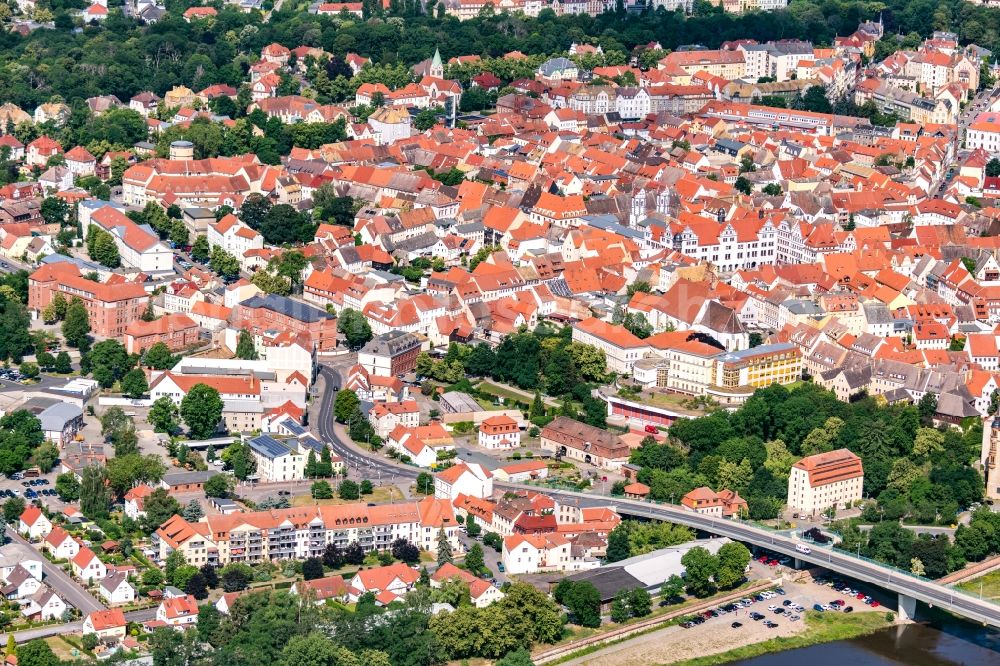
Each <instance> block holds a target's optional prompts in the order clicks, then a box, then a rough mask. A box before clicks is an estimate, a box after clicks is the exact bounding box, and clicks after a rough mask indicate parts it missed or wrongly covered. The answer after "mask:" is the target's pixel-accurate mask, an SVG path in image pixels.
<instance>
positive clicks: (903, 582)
mask: <svg viewBox="0 0 1000 666" xmlns="http://www.w3.org/2000/svg"><path fill="white" fill-rule="evenodd" d="M320 372H321V375H322V376H323V378H324V388H325V386H340V385H341V384H340V380H339V376H338V375H337V374H336V371H334V370H331V369H329V368H326V367H324V368H322V369H321V371H320ZM334 397H335V392H334V391H326V390H324V391H323V393H322V398H321V400H320V406H319V413H318V415H317V417H318V418H315V419H313V426H314V427H315V428H316V429H317V430H318V432H319V434H320V436H321V437H322V439H323V440H324V441H326V442H328V443H329V444H330V446H331V447H332V448H333V450H334V451H335V452H336V453H337V454H338V455H340V456H343V457H344V458H345V460H350V461H351V462H358V464H361V465H366V464H367V465H368V466H369V467H370V468H371V469H373V470H380V471H381V473H382V474H396V475H398V476H401V477H404V476H408V477H409V478H415V477H416V475H417V474H418V470H417V469H416V468H413V467H407V466H404V465H400V464H397V463H394V462H391V461H389V460H386V459H384V458H381V457H380V456H377V455H375V454H372V453H371V452H368V451H364V450H362V449H360V448H358V447H356V446H355V445H354V444H353V443H351V442H350V441H349V439H348V438H347V437H346V436H345V435H343V434H341V432H340V429H339V428H337V427H336V426H335V425H334V424H333V403H334ZM493 485H494V487H497V488H510V489H512V490H535V491H537V490H538V487H537V486H528V485H524V484H513V483H501V482H494V484H493ZM545 492H546V494H548V495H551V496H552V497H553V498H555V499H557V500H560V501H561V502H563V503H571V504H579V505H581V506H606V505H608V503H609V501H611V502H612V503H613V504H614V505H615V507H616V509H617V510H618V512H619V513H624V514H627V515H630V516H637V517H644V518H650V519H654V520H664V521H668V522H672V523H676V524H679V525H687V526H689V527H693V528H695V529H698V530H702V531H704V532H708V533H711V534H717V535H719V536H726V537H729V538H731V539H735V540H737V541H742V542H744V543H749V544H753V545H756V546H760V547H764V548H768V549H770V550H773V551H775V552H779V553H782V554H784V555H788V556H790V557H794V558H797V559H799V560H801V561H804V562H807V563H809V564H814V565H817V566H821V567H824V568H826V569H829V570H831V571H833V572H836V573H839V574H841V575H844V576H849V577H851V578H854V579H857V580H859V581H864V582H868V583H872V584H874V585H878V586H880V587H882V588H885V589H887V590H890V591H892V592H896V593H897V594H902V595H906V596H909V597H912V598H915V599H917V600H918V601H922V602H924V603H927V604H930V605H932V606H940V607H942V608H945V609H946V610H949V611H951V612H952V613H955V614H956V615H960V616H962V617H965V618H967V619H970V620H973V621H977V622H982V623H984V624H990V625H992V626H994V627H1000V606H998V605H994V604H991V603H989V602H986V601H982V600H980V599H977V598H975V597H972V596H970V595H967V594H964V593H962V592H958V591H956V590H954V589H952V588H949V587H945V586H943V585H939V584H937V583H933V582H930V581H926V580H923V579H918V578H916V577H915V576H910V575H907V574H905V573H903V572H901V571H899V570H896V569H892V568H889V567H886V566H883V565H881V564H878V563H876V562H870V561H868V560H863V559H859V558H857V557H855V556H853V555H851V554H849V553H844V552H841V551H836V550H833V549H827V548H820V547H812V550H811V552H810V553H808V554H804V553H800V552H797V551H796V550H795V547H796V546H797V545H801V543H802V542H801V541H799V540H797V539H794V538H792V537H791V536H788V535H785V534H781V533H777V532H772V531H769V530H765V529H762V528H759V527H754V526H751V525H748V524H746V523H741V522H738V521H732V520H726V519H717V518H712V517H710V516H705V515H702V514H698V513H694V512H692V511H687V510H685V509H683V508H681V507H677V506H672V505H665V504H653V503H651V502H642V501H638V500H626V499H622V498H617V497H616V498H608V497H604V496H601V495H593V494H587V493H581V492H573V491H566V490H551V489H549V490H546V491H545Z"/></svg>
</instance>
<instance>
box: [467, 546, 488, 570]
mask: <svg viewBox="0 0 1000 666" xmlns="http://www.w3.org/2000/svg"><path fill="white" fill-rule="evenodd" d="M465 568H466V569H468V570H469V571H470V572H472V573H473V574H475V575H477V576H478V575H479V574H481V573H485V572H487V571H489V569H487V568H486V561H485V559H484V558H483V547H482V546H480V545H479V544H478V543H474V544H472V547H471V548H469V550H468V552H466V554H465Z"/></svg>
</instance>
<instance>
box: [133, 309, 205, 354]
mask: <svg viewBox="0 0 1000 666" xmlns="http://www.w3.org/2000/svg"><path fill="white" fill-rule="evenodd" d="M200 332H201V327H200V326H198V324H196V323H195V322H194V320H192V319H191V317H188V316H187V315H186V314H183V313H180V312H176V313H171V314H168V315H164V316H162V317H160V318H159V319H157V320H155V321H142V320H141V319H139V320H137V321H133V322H132V323H131V324H129V325H128V328H126V329H125V350H126V351H128V353H129V354H138V353H141V352H142V351H143V350H146V349H149V348H150V347H152V346H153V345H155V344H156V343H157V342H163V343H165V344H166V345H167V347H169V348H170V351H178V350H181V349H185V348H186V347H190V346H191V345H193V344H195V343H197V342H198V335H199V333H200Z"/></svg>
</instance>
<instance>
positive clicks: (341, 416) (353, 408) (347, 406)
mask: <svg viewBox="0 0 1000 666" xmlns="http://www.w3.org/2000/svg"><path fill="white" fill-rule="evenodd" d="M360 406H361V401H360V400H358V394H357V393H355V392H354V391H352V390H351V389H342V390H341V391H339V392H338V393H337V397H336V399H335V400H334V402H333V415H334V418H335V419H337V421H338V422H339V423H347V422H348V421H350V420H351V419H352V418H353V417H354V416H355V415H356V414H357V415H360V411H359V410H360Z"/></svg>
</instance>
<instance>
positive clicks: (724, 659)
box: [664, 611, 892, 666]
mask: <svg viewBox="0 0 1000 666" xmlns="http://www.w3.org/2000/svg"><path fill="white" fill-rule="evenodd" d="M804 619H805V627H806V629H805V631H803V632H801V633H798V634H793V635H791V636H779V637H777V638H772V639H770V640H766V641H763V642H760V643H753V644H750V645H744V646H742V647H738V648H736V649H734V650H729V651H727V652H722V653H719V654H714V655H706V656H703V657H696V658H694V659H688V660H686V661H681V662H664V663H673V664H676V665H677V666H714V665H716V664H726V663H729V662H731V661H737V660H739V659H751V658H753V657H759V656H761V655H764V654H769V653H772V652H780V651H783V650H793V649H796V648H803V647H809V646H811V645H818V644H820V643H832V642H834V641H843V640H849V639H851V638H858V637H861V636H867V635H868V634H873V633H875V632H876V631H879V630H880V629H885V628H886V627H889V626H891V625H892V622H890V621H888V620H886V614H885V613H873V612H872V613H853V614H850V615H844V614H843V613H817V612H815V611H809V612H807V613H806V616H805V618H804Z"/></svg>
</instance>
